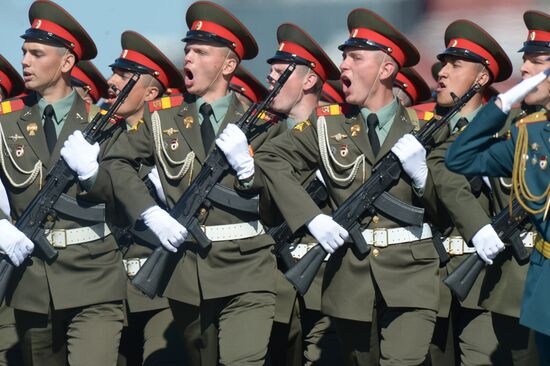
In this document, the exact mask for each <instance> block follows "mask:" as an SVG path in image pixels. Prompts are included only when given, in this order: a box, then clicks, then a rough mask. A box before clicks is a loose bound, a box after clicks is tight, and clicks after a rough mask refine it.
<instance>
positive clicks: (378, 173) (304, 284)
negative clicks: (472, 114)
mask: <svg viewBox="0 0 550 366" xmlns="http://www.w3.org/2000/svg"><path fill="white" fill-rule="evenodd" d="M479 88H480V85H479V84H477V83H476V84H474V85H473V86H472V87H471V88H470V89H469V90H468V91H467V92H466V94H464V95H463V96H462V98H460V99H459V100H458V101H457V102H456V103H455V105H454V106H453V107H452V108H451V109H450V110H449V111H448V112H447V114H446V115H445V116H443V117H442V118H440V119H439V120H438V119H436V118H435V117H434V118H432V119H431V120H430V121H428V123H426V124H425V125H424V126H423V127H422V128H421V129H420V130H418V131H417V132H415V133H414V134H413V135H414V136H415V137H416V139H417V140H418V141H419V142H420V143H421V144H422V145H423V146H424V147H425V148H426V150H429V148H430V146H429V145H430V144H431V141H432V138H433V135H434V133H435V132H437V131H438V130H439V129H440V128H441V127H443V126H444V125H445V124H447V122H448V121H449V120H450V119H451V117H452V116H454V115H455V114H456V113H458V111H460V109H461V108H462V107H463V106H464V105H465V104H466V103H467V102H468V101H469V100H470V99H471V98H472V97H473V96H474V95H475V94H476V93H477V91H478V90H479ZM402 169H403V168H402V166H401V163H400V161H399V158H398V157H397V156H396V155H395V154H394V153H393V152H391V151H390V152H389V153H388V154H387V155H386V156H384V157H383V158H382V160H381V161H380V162H379V163H378V164H377V165H376V166H375V167H374V168H373V170H372V175H371V176H370V177H369V178H368V179H367V180H366V181H365V182H364V183H363V184H362V185H361V186H360V187H359V188H358V189H357V190H356V191H355V192H353V193H352V194H351V195H350V196H349V197H348V198H347V199H346V200H345V201H344V202H343V203H342V205H340V207H338V208H337V209H336V210H335V211H334V213H333V216H332V218H333V220H334V221H335V222H337V223H338V224H339V225H340V226H342V227H343V228H344V229H346V230H347V231H348V233H349V235H350V238H351V242H352V243H353V245H354V246H355V249H356V251H357V253H358V254H360V255H365V256H366V255H367V254H368V253H369V251H370V247H369V246H368V244H367V242H366V241H365V238H363V234H362V233H361V228H360V220H361V218H362V217H364V216H365V215H368V216H373V215H374V214H375V212H376V208H375V205H374V202H375V201H376V199H377V198H378V197H380V196H381V195H382V194H383V193H384V192H385V191H387V190H388V189H389V188H390V187H391V186H393V185H394V184H395V182H397V180H398V179H399V177H400V176H401V172H402ZM327 254H328V253H327V251H326V250H325V249H324V248H323V247H322V246H321V245H316V246H315V247H313V248H312V249H311V250H310V251H309V252H307V253H306V255H304V256H303V257H302V259H301V260H300V261H298V263H296V264H295V265H294V266H293V267H292V268H291V269H290V270H289V271H287V272H286V273H285V277H286V278H287V280H288V281H290V283H292V285H293V286H294V288H296V290H297V291H298V292H299V293H300V294H301V295H304V294H305V293H306V292H307V290H308V289H309V286H310V285H311V283H312V282H313V279H314V278H315V275H316V274H317V272H319V268H320V267H321V264H322V263H323V260H324V258H325V257H326V256H327Z"/></svg>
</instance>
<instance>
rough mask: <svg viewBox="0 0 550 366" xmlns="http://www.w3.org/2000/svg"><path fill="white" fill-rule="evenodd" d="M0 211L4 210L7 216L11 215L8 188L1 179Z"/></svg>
mask: <svg viewBox="0 0 550 366" xmlns="http://www.w3.org/2000/svg"><path fill="white" fill-rule="evenodd" d="M0 211H2V212H3V213H4V214H5V215H6V216H9V215H10V212H11V208H10V201H9V200H8V194H7V193H6V188H4V185H3V184H2V181H1V180H0Z"/></svg>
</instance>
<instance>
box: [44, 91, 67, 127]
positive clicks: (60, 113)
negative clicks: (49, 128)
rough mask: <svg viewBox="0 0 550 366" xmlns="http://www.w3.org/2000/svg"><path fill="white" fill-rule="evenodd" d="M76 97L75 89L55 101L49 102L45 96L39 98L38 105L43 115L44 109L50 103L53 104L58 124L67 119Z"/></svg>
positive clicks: (55, 119)
mask: <svg viewBox="0 0 550 366" xmlns="http://www.w3.org/2000/svg"><path fill="white" fill-rule="evenodd" d="M75 98H76V92H75V91H74V89H73V90H72V92H71V93H70V94H69V95H67V96H66V97H65V98H63V99H60V100H58V101H57V102H55V103H48V102H47V101H46V100H45V99H44V98H40V99H39V100H38V107H39V108H40V115H41V116H42V115H43V114H44V109H45V108H46V106H47V105H48V104H51V105H52V107H53V110H54V112H55V118H54V121H55V123H57V124H58V125H59V124H60V123H61V122H62V121H64V120H65V118H66V117H67V114H69V111H70V110H71V107H72V106H73V103H74V100H75Z"/></svg>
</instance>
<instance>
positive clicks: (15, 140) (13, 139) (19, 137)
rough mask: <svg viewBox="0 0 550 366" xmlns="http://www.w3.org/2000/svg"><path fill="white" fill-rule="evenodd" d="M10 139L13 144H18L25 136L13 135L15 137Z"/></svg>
mask: <svg viewBox="0 0 550 366" xmlns="http://www.w3.org/2000/svg"><path fill="white" fill-rule="evenodd" d="M8 138H9V139H10V140H12V141H13V142H17V140H20V139H22V138H23V136H21V135H18V134H15V135H13V136H9V137H8Z"/></svg>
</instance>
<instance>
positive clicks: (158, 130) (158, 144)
mask: <svg viewBox="0 0 550 366" xmlns="http://www.w3.org/2000/svg"><path fill="white" fill-rule="evenodd" d="M151 123H152V127H153V139H154V142H155V153H156V155H157V158H158V160H159V163H160V165H161V167H162V169H163V170H164V173H165V174H166V177H167V178H168V179H172V180H179V179H181V178H182V177H183V176H184V175H185V174H187V172H188V171H189V170H191V171H193V161H194V160H195V153H194V152H193V151H191V152H190V153H188V154H187V156H186V157H185V159H183V160H174V159H172V158H170V156H169V155H168V153H167V152H166V149H165V148H164V142H163V141H162V126H161V124H160V116H159V114H158V112H157V111H155V112H154V113H153V115H152V116H151ZM164 158H166V160H167V161H168V162H169V163H170V164H172V165H183V166H182V167H181V169H180V170H179V172H178V173H177V174H175V175H174V174H170V172H169V171H168V166H167V165H166V162H165V160H164ZM190 179H191V177H190Z"/></svg>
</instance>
